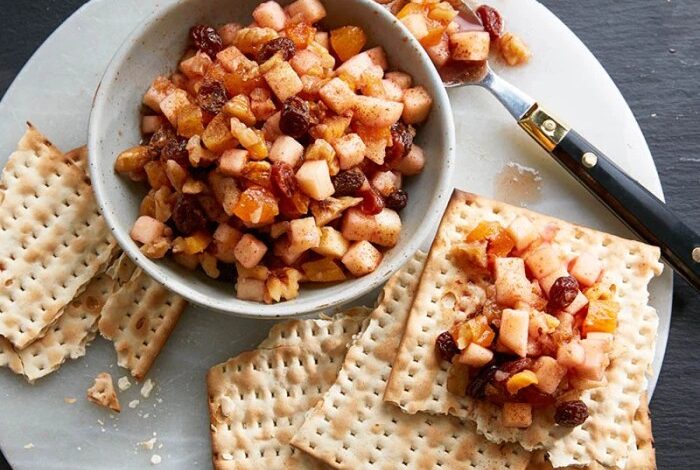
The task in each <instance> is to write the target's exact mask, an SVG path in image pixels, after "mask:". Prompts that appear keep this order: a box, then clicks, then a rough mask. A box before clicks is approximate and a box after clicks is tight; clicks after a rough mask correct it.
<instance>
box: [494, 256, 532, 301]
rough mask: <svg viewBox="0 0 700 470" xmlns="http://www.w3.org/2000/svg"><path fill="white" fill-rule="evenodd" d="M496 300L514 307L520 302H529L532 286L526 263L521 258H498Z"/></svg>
mask: <svg viewBox="0 0 700 470" xmlns="http://www.w3.org/2000/svg"><path fill="white" fill-rule="evenodd" d="M495 272H496V281H495V286H496V302H498V303H499V304H500V305H503V306H506V307H514V306H515V305H516V304H517V303H518V302H525V303H528V302H529V301H530V300H531V297H532V286H531V285H530V281H528V279H527V277H526V276H525V263H524V262H523V260H522V259H521V258H496V266H495Z"/></svg>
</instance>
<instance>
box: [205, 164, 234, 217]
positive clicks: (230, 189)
mask: <svg viewBox="0 0 700 470" xmlns="http://www.w3.org/2000/svg"><path fill="white" fill-rule="evenodd" d="M207 181H208V182H209V187H210V188H211V191H212V193H214V197H215V198H216V200H217V201H218V202H219V204H221V206H222V207H223V209H224V212H226V214H227V215H229V216H232V215H233V211H234V209H235V208H236V204H237V203H238V199H239V197H240V195H241V191H240V189H238V184H237V183H236V180H235V179H234V178H231V177H229V176H224V175H222V174H221V173H219V172H218V171H212V172H210V173H209V176H208V177H207Z"/></svg>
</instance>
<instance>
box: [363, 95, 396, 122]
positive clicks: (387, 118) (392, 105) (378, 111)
mask: <svg viewBox="0 0 700 470" xmlns="http://www.w3.org/2000/svg"><path fill="white" fill-rule="evenodd" d="M403 109H404V105H403V103H396V102H394V101H388V100H384V99H381V98H375V97H373V96H357V97H355V102H354V106H353V110H354V111H355V118H356V119H357V120H359V121H360V122H361V123H362V124H364V125H366V126H372V127H389V126H391V125H393V124H395V123H397V122H398V121H399V119H401V114H402V113H403Z"/></svg>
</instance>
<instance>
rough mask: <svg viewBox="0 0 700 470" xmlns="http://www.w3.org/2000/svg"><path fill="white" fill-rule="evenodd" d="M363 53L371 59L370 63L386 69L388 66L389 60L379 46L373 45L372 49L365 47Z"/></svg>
mask: <svg viewBox="0 0 700 470" xmlns="http://www.w3.org/2000/svg"><path fill="white" fill-rule="evenodd" d="M363 54H367V56H368V57H369V59H370V60H371V61H372V64H374V65H377V66H379V67H381V68H382V70H386V69H388V68H389V62H388V61H387V59H386V52H384V49H383V48H382V47H380V46H377V47H373V48H372V49H367V50H366V51H365V52H363Z"/></svg>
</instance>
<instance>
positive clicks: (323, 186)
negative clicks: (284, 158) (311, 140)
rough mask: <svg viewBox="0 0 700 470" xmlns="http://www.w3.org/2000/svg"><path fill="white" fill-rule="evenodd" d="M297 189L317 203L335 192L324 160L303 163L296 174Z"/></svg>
mask: <svg viewBox="0 0 700 470" xmlns="http://www.w3.org/2000/svg"><path fill="white" fill-rule="evenodd" d="M296 180H297V183H298V184H299V188H301V190H302V191H303V192H304V193H305V194H306V195H308V196H309V197H311V198H312V199H315V200H317V201H323V200H324V199H326V198H327V197H330V196H332V195H333V193H334V192H335V188H334V187H333V182H332V181H331V175H330V170H329V169H328V163H327V162H326V161H325V160H312V161H307V162H304V164H303V165H301V168H299V170H298V171H297V173H296Z"/></svg>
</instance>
